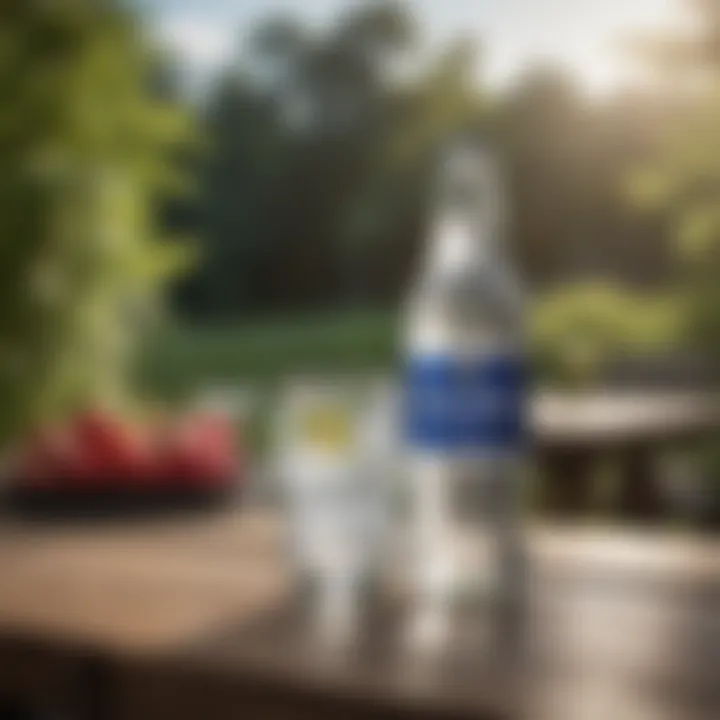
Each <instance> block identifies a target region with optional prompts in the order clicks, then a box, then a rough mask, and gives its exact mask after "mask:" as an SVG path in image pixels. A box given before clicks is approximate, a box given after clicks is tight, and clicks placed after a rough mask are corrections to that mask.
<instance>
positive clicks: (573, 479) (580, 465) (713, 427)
mask: <svg viewBox="0 0 720 720" xmlns="http://www.w3.org/2000/svg"><path fill="white" fill-rule="evenodd" d="M531 427H532V431H533V438H534V444H535V450H536V453H537V456H538V458H539V461H540V469H541V472H542V473H543V481H544V483H545V485H546V486H547V501H548V502H547V506H548V507H549V509H551V510H555V511H558V512H560V513H563V512H564V513H576V512H578V511H579V510H582V509H583V508H586V507H587V505H588V504H589V501H588V498H589V495H590V492H591V489H592V480H593V471H594V470H596V468H597V466H598V463H599V462H602V461H603V460H610V461H613V462H614V464H615V471H616V474H617V475H618V481H619V485H620V493H619V495H620V502H619V504H620V508H619V510H620V511H621V512H622V513H623V514H624V515H625V516H626V517H633V518H651V517H655V516H658V515H660V514H661V513H662V510H663V498H662V494H661V489H660V485H659V482H658V477H657V472H656V468H657V465H658V462H657V461H658V459H659V457H658V456H659V455H660V454H661V452H666V451H672V450H674V449H678V448H685V447H687V446H688V445H691V444H692V443H693V442H696V441H703V440H707V439H708V438H717V437H720V392H718V391H714V390H706V391H699V390H693V391H685V392H680V391H652V392H640V391H632V390H606V391H602V392H596V393H565V394H563V393H557V392H544V393H540V394H539V395H538V396H537V397H536V399H535V402H534V403H533V405H532V417H531Z"/></svg>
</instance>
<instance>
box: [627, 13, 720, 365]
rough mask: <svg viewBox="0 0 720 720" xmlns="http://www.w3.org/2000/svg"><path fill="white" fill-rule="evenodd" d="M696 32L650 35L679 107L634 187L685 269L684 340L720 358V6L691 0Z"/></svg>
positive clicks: (646, 46)
mask: <svg viewBox="0 0 720 720" xmlns="http://www.w3.org/2000/svg"><path fill="white" fill-rule="evenodd" d="M688 5H689V7H690V9H691V10H692V11H694V12H695V13H696V17H697V19H698V20H699V22H697V23H696V24H695V25H694V27H695V28H696V30H695V31H692V32H691V31H688V32H687V33H685V34H681V35H678V36H675V37H660V38H651V39H649V40H647V41H646V42H644V43H642V44H641V48H642V50H643V52H644V53H645V54H646V56H648V57H649V58H650V60H651V62H652V63H653V64H654V65H655V66H656V67H659V68H662V69H665V68H668V67H670V68H672V69H673V70H674V75H673V77H672V80H673V81H674V82H677V81H679V82H680V83H681V85H680V86H677V85H676V86H672V87H671V88H670V91H673V92H674V93H675V95H676V96H677V97H678V98H679V99H678V103H679V105H680V107H681V110H680V111H679V112H677V113H676V117H675V121H674V123H673V124H672V126H671V127H670V128H669V129H668V131H667V132H666V133H665V136H664V138H663V141H662V143H661V144H660V146H659V147H658V149H657V153H656V155H655V157H654V159H653V161H652V162H650V163H648V164H647V165H646V166H645V167H644V168H643V169H642V170H641V171H640V172H639V173H636V175H635V177H634V178H633V181H632V183H631V192H632V195H633V197H634V198H635V200H636V201H637V202H638V203H639V204H640V205H641V206H643V207H646V208H651V209H653V210H655V211H656V212H657V213H660V214H662V215H664V216H665V217H667V218H668V221H669V223H670V225H671V229H672V232H673V237H674V244H675V249H676V257H677V259H678V260H679V263H680V266H681V270H682V272H681V276H680V283H679V290H680V296H681V297H682V302H683V304H684V305H685V310H686V313H687V315H686V317H687V322H686V333H685V338H684V340H685V341H690V342H692V343H693V344H694V345H695V346H696V347H697V348H700V349H702V350H703V351H706V352H710V353H712V354H713V355H715V356H716V357H720V284H719V283H718V277H719V276H720V138H719V137H718V132H717V129H718V127H720V50H719V49H718V48H719V47H720V45H719V43H718V39H719V38H720V5H718V3H717V2H711V1H710V0H691V1H690V2H689V3H688Z"/></svg>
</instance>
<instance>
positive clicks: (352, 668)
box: [0, 509, 720, 720]
mask: <svg viewBox="0 0 720 720" xmlns="http://www.w3.org/2000/svg"><path fill="white" fill-rule="evenodd" d="M528 543H529V549H530V565H529V573H528V582H527V587H526V590H525V592H523V593H520V594H519V595H518V602H517V603H511V604H509V605H508V606H504V607H503V608H498V609H497V611H493V612H489V611H475V610H465V611H461V610H457V611H454V612H452V613H450V614H449V615H448V617H447V628H446V634H445V635H443V636H442V637H443V639H442V641H441V642H439V643H438V644H435V645H434V646H431V647H425V648H422V647H421V648H420V649H418V647H417V646H416V645H414V644H412V643H410V644H408V642H407V638H408V637H411V636H412V635H408V634H407V628H408V627H411V625H409V624H408V623H411V622H414V618H416V615H417V611H416V610H413V609H412V608H413V606H412V605H410V604H407V603H404V602H402V601H400V600H398V601H397V603H395V602H392V601H388V602H387V604H386V605H383V604H380V605H378V606H377V608H376V609H373V610H368V613H367V617H365V618H364V619H363V620H362V623H361V624H360V625H359V627H360V628H361V630H360V632H359V634H357V635H356V636H354V637H353V638H352V639H351V640H350V641H343V642H336V641H333V642H328V641H327V637H326V636H325V635H324V634H323V633H322V632H318V628H317V626H316V625H314V624H313V622H311V620H310V618H311V616H310V615H308V614H307V610H306V609H304V608H303V607H302V606H300V605H298V604H297V603H296V601H295V600H294V594H293V591H292V585H291V583H290V576H289V573H288V571H287V567H286V565H285V563H284V561H283V557H284V554H283V552H282V549H281V544H282V528H281V523H279V521H278V517H277V516H276V515H274V514H273V513H272V512H265V511H260V510H248V511H244V512H243V511H240V510H237V509H234V510H233V509H230V510H228V511H226V512H224V513H220V514H210V515H207V516H204V517H196V518H176V519H168V520H164V521H160V520H145V521H138V522H136V523H135V524H131V525H103V526H94V525H90V526H68V527H57V526H42V527H36V526H27V525H23V524H19V523H16V522H13V521H4V522H3V523H1V524H0V698H3V699H5V700H7V701H13V702H15V703H16V704H18V705H30V706H33V707H35V708H40V709H43V708H44V709H48V708H51V709H52V710H53V711H54V712H58V713H60V714H61V715H62V713H65V714H66V716H67V717H69V718H73V717H78V718H114V719H116V720H124V719H128V720H129V719H130V718H133V719H134V720H144V719H145V718H147V719H148V720H164V719H165V718H168V719H170V718H172V720H183V719H184V718H188V719H190V718H198V719H202V720H214V719H215V718H217V719H218V720H220V719H221V718H222V719H223V720H224V719H225V718H228V717H250V718H263V719H264V718H270V719H272V720H284V719H285V718H287V720H296V719H298V718H299V719H300V720H303V719H304V718H313V719H316V718H320V719H321V720H322V719H324V718H328V719H330V718H356V719H358V720H359V719H364V718H367V719H368V720H370V719H374V718H380V719H385V718H400V719H402V718H407V719H408V720H411V719H414V718H418V719H420V718H422V719H425V720H434V719H435V718H437V720H440V719H441V718H442V719H443V720H447V719H450V720H453V719H456V720H464V719H466V718H467V719H468V720H469V719H470V718H478V719H482V718H487V719H488V720H495V719H497V720H502V719H503V718H508V719H509V720H511V719H512V718H528V720H530V719H532V720H545V719H547V720H565V719H566V718H567V719H568V720H571V719H572V720H578V719H588V720H594V719H595V718H597V719H598V720H607V718H613V720H623V719H624V718H628V719H630V718H632V720H639V719H641V718H653V720H717V717H719V716H720V615H719V614H718V612H717V608H718V603H720V541H718V540H717V539H716V540H711V539H701V538H691V537H684V536H668V535H664V534H661V533H658V532H646V533H641V534H638V533H631V532H619V531H611V530H605V529H592V528H586V529H578V528H575V529H573V528H571V527H565V528H554V529H553V528H548V527H531V528H528Z"/></svg>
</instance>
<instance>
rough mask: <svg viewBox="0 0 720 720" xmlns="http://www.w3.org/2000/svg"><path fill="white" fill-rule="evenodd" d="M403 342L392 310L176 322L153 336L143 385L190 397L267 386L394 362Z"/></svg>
mask: <svg viewBox="0 0 720 720" xmlns="http://www.w3.org/2000/svg"><path fill="white" fill-rule="evenodd" d="M396 347H397V329H396V317H395V316H394V315H393V314H391V313H382V312H352V313H343V314H334V315H329V314H324V315H318V316H304V317H298V318H293V319H289V318H283V319H273V320H265V321H255V322H252V323H248V324H238V325H231V326H177V325H176V326H173V327H167V328H165V329H163V330H162V331H161V332H159V333H157V335H156V336H155V337H153V338H152V339H151V340H150V342H149V343H148V347H147V351H146V354H145V357H144V361H143V363H142V367H141V379H142V384H143V386H144V387H145V388H146V389H147V390H148V391H149V392H150V393H151V394H153V395H156V396H160V397H169V398H173V397H182V396H184V395H187V394H189V393H192V392H193V391H194V390H197V389H199V388H202V387H207V386H212V385H225V384H238V385H242V384H250V385H264V384H268V383H272V382H274V381H277V380H278V379H280V378H282V377H285V376H292V375H296V374H301V375H302V374H313V373H323V372H327V373H335V374H338V373H339V374H343V373H348V374H353V373H371V372H375V371H386V370H388V369H391V368H392V367H393V365H394V363H395V358H396Z"/></svg>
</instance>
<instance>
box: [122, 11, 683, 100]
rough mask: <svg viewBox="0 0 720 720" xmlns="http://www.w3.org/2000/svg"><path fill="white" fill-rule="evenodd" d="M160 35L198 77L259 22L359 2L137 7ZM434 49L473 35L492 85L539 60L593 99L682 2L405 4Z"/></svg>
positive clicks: (625, 72) (315, 18)
mask: <svg viewBox="0 0 720 720" xmlns="http://www.w3.org/2000/svg"><path fill="white" fill-rule="evenodd" d="M134 2H135V3H138V4H140V5H141V7H143V8H144V9H145V10H146V11H147V13H148V16H149V17H150V18H151V22H152V23H153V25H154V27H156V28H157V32H158V34H159V36H160V37H161V38H162V39H163V41H165V42H166V43H167V44H168V45H169V46H171V47H173V48H175V49H176V50H178V51H179V54H180V56H181V57H183V58H185V60H186V62H187V63H188V65H189V67H190V69H191V70H193V71H194V72H196V73H198V76H200V77H202V75H204V74H205V73H206V72H207V71H208V70H211V69H212V68H214V67H216V66H218V65H220V64H221V63H222V62H223V61H225V60H227V59H228V58H229V57H230V56H231V55H232V53H233V52H234V51H235V49H236V48H237V47H238V44H241V43H242V38H243V34H244V33H247V31H248V30H250V29H251V28H252V27H253V25H254V23H255V22H256V21H257V20H260V19H262V18H265V17H267V16H268V15H273V14H276V13H280V12H284V13H290V14H292V15H294V16H297V17H299V18H300V19H303V20H306V21H308V22H311V23H316V24H323V23H326V22H328V21H330V20H332V18H333V17H335V16H337V15H338V14H339V13H341V12H343V9H346V8H348V7H352V6H356V5H358V4H359V2H358V1H357V0H355V1H354V2H353V0H134ZM408 6H409V7H411V8H412V9H413V12H415V13H416V14H417V16H418V18H419V20H420V25H421V26H422V27H424V28H427V30H428V31H429V34H430V37H429V40H430V41H431V42H439V41H442V40H443V39H446V38H451V37H453V36H456V35H458V34H459V35H462V36H465V37H467V36H475V37H477V38H478V39H479V40H481V41H482V43H483V47H484V48H485V56H486V67H487V77H488V79H489V80H490V81H491V82H492V83H493V84H496V85H502V84H504V83H505V82H506V81H507V80H508V79H509V78H512V77H513V76H515V75H517V74H518V73H519V72H522V70H523V69H524V68H526V67H527V66H528V65H529V64H531V63H532V62H533V61H535V60H538V59H541V60H544V61H547V60H550V61H554V62H559V63H562V64H563V65H565V66H567V67H569V68H570V69H571V70H573V71H574V72H575V73H576V74H577V75H578V76H579V77H580V78H581V79H582V80H583V82H584V84H585V86H586V87H587V88H588V89H589V90H590V91H591V92H594V93H603V92H607V91H610V90H613V89H615V88H617V87H618V86H621V85H623V84H625V83H626V82H628V81H631V80H632V79H633V68H632V65H631V63H629V62H628V59H627V57H626V55H625V54H624V51H623V50H622V49H621V48H620V47H619V45H621V44H622V42H623V40H624V39H625V40H626V39H627V38H628V37H632V36H633V35H634V34H636V33H637V32H638V31H645V30H653V29H663V28H668V27H670V28H672V27H674V26H676V25H677V24H678V22H679V21H680V19H681V18H682V13H681V7H682V0H410V1H409V2H408Z"/></svg>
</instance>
